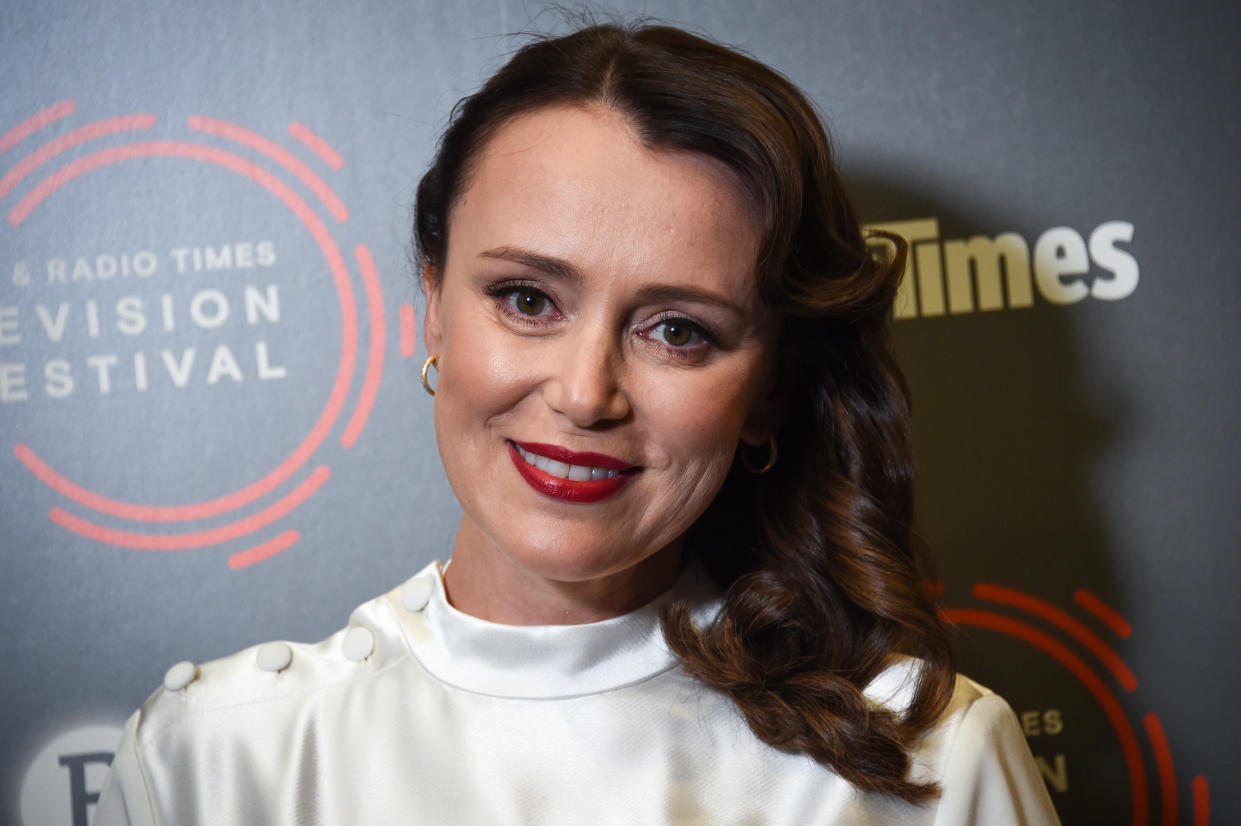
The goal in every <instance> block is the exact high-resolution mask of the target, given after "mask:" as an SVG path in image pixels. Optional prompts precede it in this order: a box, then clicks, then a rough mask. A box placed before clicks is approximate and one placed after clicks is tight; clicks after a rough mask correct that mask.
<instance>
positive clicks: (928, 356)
mask: <svg viewBox="0 0 1241 826" xmlns="http://www.w3.org/2000/svg"><path fill="white" fill-rule="evenodd" d="M617 10H619V11H621V12H623V13H626V14H633V13H639V12H644V13H647V14H651V15H656V16H658V17H660V18H662V19H664V20H667V21H670V22H677V23H682V24H688V25H689V26H691V27H694V28H698V29H701V30H703V31H705V32H708V33H710V34H712V35H714V36H716V37H718V38H720V39H722V40H724V41H728V42H732V43H736V44H739V45H741V46H743V47H745V48H746V49H748V50H749V51H750V52H752V53H753V54H755V55H756V56H757V57H759V58H760V59H762V60H764V61H766V62H768V63H770V64H772V65H774V66H776V67H777V68H779V69H781V70H782V71H784V72H785V73H786V74H788V75H789V76H790V77H791V78H792V79H793V80H794V81H796V82H797V83H798V84H799V85H801V86H802V88H804V89H805V90H806V91H807V92H808V93H809V94H810V96H811V97H812V98H813V99H814V100H815V101H816V102H817V104H818V105H819V106H820V107H821V109H822V111H823V112H824V113H825V115H826V116H827V117H828V119H829V121H830V123H831V125H832V129H833V131H834V133H835V135H836V137H837V138H838V140H839V146H840V157H841V162H842V165H843V167H844V170H845V172H846V174H847V175H848V177H849V179H850V181H851V183H852V185H853V187H854V189H855V192H856V195H857V198H858V200H859V202H860V203H861V205H862V206H863V208H864V212H865V216H866V219H867V220H868V221H869V222H872V223H875V224H883V225H888V226H892V225H897V226H898V227H899V228H900V229H901V230H902V231H904V232H905V233H906V234H907V235H908V236H909V237H910V238H911V240H913V241H914V242H915V246H914V251H915V254H914V260H913V262H912V263H911V266H910V270H909V274H908V282H907V283H908V285H909V291H908V294H907V295H906V296H905V301H904V303H903V304H902V308H901V312H900V314H901V319H900V320H899V322H898V325H897V336H898V345H899V348H900V351H901V355H902V357H903V359H904V363H905V365H906V367H907V369H908V372H909V375H910V380H911V383H912V387H913V390H914V394H915V407H916V410H915V414H916V436H917V444H918V451H919V461H920V463H921V479H920V487H919V494H920V500H919V512H920V517H919V518H920V521H921V530H922V533H923V535H924V536H925V537H926V539H927V540H928V541H929V542H930V543H931V544H932V545H933V547H934V548H935V549H936V551H937V553H938V556H939V559H940V560H941V564H942V574H943V581H944V601H945V604H946V605H947V606H948V610H949V616H950V617H951V618H952V619H953V620H955V621H956V622H957V623H958V625H959V626H960V628H961V634H960V639H961V652H962V660H963V663H964V667H965V669H966V670H967V672H968V673H970V674H971V675H973V676H975V677H976V678H977V679H979V680H980V681H982V682H984V683H986V684H988V685H990V686H992V687H994V688H996V689H997V690H999V691H1001V692H1002V693H1003V694H1004V695H1005V696H1006V697H1007V698H1008V699H1009V701H1010V702H1011V703H1012V705H1013V706H1014V708H1015V709H1016V711H1017V712H1018V713H1019V715H1021V719H1022V722H1023V725H1024V726H1025V729H1026V733H1027V735H1028V736H1029V738H1030V744H1031V746H1032V748H1033V750H1034V753H1035V755H1036V756H1037V758H1038V760H1039V761H1040V766H1041V767H1042V769H1043V772H1044V775H1045V777H1046V778H1047V781H1048V783H1049V785H1050V787H1051V789H1052V794H1053V798H1054V799H1055V800H1056V804H1057V807H1058V808H1059V810H1060V811H1061V813H1062V816H1063V818H1064V820H1065V822H1066V823H1126V824H1127V823H1133V824H1143V823H1152V824H1154V823H1163V824H1169V823H1185V824H1190V823H1193V824H1206V823H1208V822H1215V823H1218V824H1225V823H1236V822H1241V801H1239V800H1238V797H1237V795H1236V794H1235V792H1234V791H1233V789H1232V788H1231V787H1230V785H1229V782H1228V780H1229V778H1228V774H1227V772H1229V771H1230V770H1231V769H1232V768H1234V767H1235V760H1234V759H1230V758H1229V757H1228V755H1229V754H1230V753H1231V749H1232V747H1233V741H1234V739H1235V737H1236V733H1237V731H1236V726H1235V725H1234V724H1233V722H1232V717H1231V714H1230V709H1231V708H1232V707H1233V705H1234V702H1233V701H1232V697H1231V694H1232V687H1233V686H1235V685H1236V684H1237V683H1238V681H1239V679H1241V668H1238V664H1237V658H1236V657H1235V656H1234V655H1233V653H1232V650H1233V645H1232V642H1231V640H1230V635H1231V634H1232V632H1233V631H1234V629H1236V628H1237V626H1238V619H1241V609H1238V607H1237V605H1236V603H1235V601H1234V600H1233V598H1232V596H1233V592H1234V590H1235V588H1236V585H1237V583H1238V581H1239V580H1238V562H1237V556H1236V550H1237V543H1236V539H1235V537H1236V534H1237V528H1238V526H1239V522H1241V520H1239V519H1238V517H1237V514H1236V511H1237V505H1238V502H1237V497H1236V493H1235V485H1234V484H1233V477H1234V476H1235V475H1236V472H1237V470H1238V465H1239V462H1238V447H1237V438H1236V437H1237V428H1236V426H1235V425H1234V424H1233V422H1234V420H1235V416H1236V412H1235V411H1236V408H1237V402H1238V400H1239V396H1241V391H1239V390H1238V383H1239V382H1238V379H1241V376H1239V375H1238V369H1237V366H1238V353H1239V352H1241V348H1239V347H1238V337H1239V336H1238V332H1237V325H1236V324H1235V321H1234V317H1235V315H1236V313H1237V311H1238V309H1241V302H1238V286H1237V284H1238V280H1237V278H1236V274H1235V269H1236V262H1237V261H1238V260H1241V241H1238V240H1237V238H1238V236H1237V234H1236V233H1235V232H1234V229H1235V227H1234V223H1235V222H1236V221H1237V220H1238V218H1241V209H1239V208H1238V207H1239V206H1241V204H1239V197H1238V194H1237V171H1238V163H1237V160H1236V155H1237V146H1238V143H1239V138H1241V134H1239V132H1241V129H1239V126H1241V116H1239V115H1238V110H1237V106H1236V100H1237V98H1238V95H1239V94H1241V88H1239V87H1241V84H1239V83H1238V78H1239V77H1241V72H1239V71H1238V57H1237V49H1238V47H1239V46H1241V37H1239V35H1241V27H1239V19H1238V18H1239V14H1238V11H1237V9H1236V7H1235V5H1233V4H1229V5H1228V6H1227V7H1225V6H1224V5H1223V4H1220V7H1218V8H1212V7H1211V6H1210V5H1208V4H1181V5H1180V6H1178V7H1176V11H1175V12H1173V11H1172V9H1171V7H1169V8H1166V9H1165V8H1161V6H1160V4H1155V3H1150V2H1146V3H1139V4H1132V3H1131V4H1121V3H1074V2H1068V0H1057V1H1056V2H1048V3H1041V4H1037V5H1036V4H1030V5H1024V4H1023V5H1017V4H1012V5H1011V7H1009V6H1006V5H1004V4H995V3H987V2H983V1H982V0H968V2H965V1H963V2H956V3H911V2H882V3H865V4H864V3H841V2H817V3H815V2H808V1H806V0H783V1H782V2H774V3H767V4H765V5H764V6H763V7H762V8H761V9H760V8H758V7H755V6H753V5H752V4H750V3H745V2H739V1H738V0H726V2H722V3H711V4H707V3H703V2H701V0H698V1H697V2H672V1H671V0H669V1H668V2H662V1H661V2H650V3H645V4H637V3H632V4H623V5H621V6H619V7H618V9H617ZM560 25H561V24H560V23H559V18H558V17H557V16H556V15H555V14H551V13H541V12H540V7H539V6H537V5H534V4H524V3H517V2H515V1H509V0H486V2H480V1H478V0H465V1H464V2H458V3H454V4H447V3H445V4H432V3H428V2H425V1H422V2H409V3H401V2H397V0H377V2H367V3H360V4H333V3H324V2H306V3H267V4H262V5H261V6H259V5H253V6H252V5H251V4H241V3H236V4H226V3H216V4H189V3H184V4H182V3H172V2H169V3H164V4H153V5H146V4H142V3H139V2H133V1H132V0H129V1H127V2H116V3H111V4H80V3H67V2H42V3H37V4H36V3H33V2H9V3H7V4H5V5H4V7H3V8H2V9H0V70H2V71H3V77H4V93H3V96H2V98H0V176H3V177H0V213H2V215H3V220H2V221H0V442H3V452H2V453H0V493H2V501H0V544H2V548H3V552H2V553H0V582H3V589H2V594H0V618H2V620H3V625H4V628H5V633H4V634H3V635H2V636H0V655H2V661H3V662H4V663H5V664H6V668H5V673H4V676H3V678H2V680H0V708H3V712H2V715H3V716H2V718H0V819H2V820H4V821H7V822H13V823H21V822H24V823H26V824H28V826H32V825H33V824H35V823H38V824H56V825H57V826H59V824H75V826H78V824H83V823H85V822H86V817H87V815H88V813H89V812H90V811H91V808H92V801H93V795H94V793H95V792H96V791H97V790H98V787H99V784H100V782H101V779H102V776H103V772H104V771H105V770H106V760H107V759H108V756H109V754H108V753H109V752H110V750H111V747H112V745H113V744H114V743H115V739H116V736H117V733H118V730H119V726H120V724H121V722H122V721H123V720H124V718H125V717H126V716H127V714H128V713H129V712H130V711H131V710H132V709H133V708H134V707H136V706H137V705H138V704H139V703H141V701H142V700H143V699H144V697H145V696H146V695H147V694H148V693H149V692H150V691H151V690H152V689H153V688H154V687H155V686H156V685H157V684H158V683H159V681H160V679H161V677H162V675H163V672H164V670H165V669H166V668H167V667H168V666H169V665H171V664H172V663H173V662H175V661H177V660H181V659H191V660H200V661H201V660H205V659H209V658H213V657H217V656H221V655H223V654H226V653H228V652H231V651H233V650H236V649H238V648H241V647H244V646H247V645H250V644H253V643H255V642H258V641H262V640H266V639H272V638H291V639H304V640H310V639H317V638H320V637H322V636H324V635H327V634H329V633H331V632H332V631H334V630H335V629H336V628H337V627H339V625H340V624H341V623H342V622H343V621H344V620H345V618H346V617H347V614H348V612H349V610H350V609H351V608H352V607H353V606H354V605H356V604H357V603H360V602H361V601H363V600H364V599H366V598H367V597H369V596H372V595H374V594H376V593H379V592H381V591H384V590H386V589H387V588H389V587H391V586H392V585H393V584H395V583H396V582H398V581H400V580H402V579H403V578H405V577H406V576H408V575H409V574H410V573H411V572H413V571H416V570H417V569H419V568H420V567H421V566H423V565H424V564H425V562H426V561H428V560H429V559H431V558H434V557H440V558H445V557H446V556H447V554H448V552H449V549H450V545H451V537H452V534H453V531H454V528H455V524H456V520H457V518H458V510H457V506H456V505H455V503H454V501H453V499H452V497H451V495H450V493H449V490H448V487H447V485H446V483H445V481H444V479H443V476H442V471H441V470H440V467H439V462H438V459H437V455H436V452H435V446H434V443H433V440H432V434H431V425H430V412H431V405H430V400H429V399H428V398H427V397H426V396H425V395H424V394H423V392H422V390H421V388H420V387H418V377H417V371H418V367H419V365H420V364H421V361H422V358H423V356H424V354H423V352H422V347H421V344H420V340H419V338H418V337H417V336H415V337H414V338H411V335H413V334H414V333H415V330H414V326H413V325H411V324H410V323H409V322H410V320H411V319H412V318H413V317H414V316H415V315H419V316H420V311H418V310H417V309H416V305H417V296H416V291H415V290H414V288H413V286H412V280H411V267H410V265H409V258H408V252H407V241H408V229H407V226H408V223H409V218H410V202H411V200H412V192H413V187H414V185H415V183H416V181H417V178H418V176H419V175H420V173H421V171H422V170H423V168H424V166H425V164H426V163H427V161H428V159H429V156H430V153H431V151H432V148H433V145H434V140H435V137H436V135H437V134H438V132H439V130H440V129H441V128H442V127H443V126H444V124H445V120H446V116H447V113H448V110H449V108H450V107H451V105H452V104H453V102H454V101H456V100H457V98H458V97H460V96H461V95H462V94H465V93H467V92H468V91H470V90H472V89H473V88H474V87H475V86H476V85H477V84H478V83H479V82H480V81H481V80H482V79H483V78H484V77H485V76H486V75H487V73H488V72H489V71H490V70H493V69H495V68H496V67H497V66H498V65H499V63H500V62H501V60H502V58H503V55H504V54H505V53H506V52H507V51H509V50H511V49H512V48H514V46H515V45H516V43H517V42H518V41H517V40H514V39H512V38H508V37H505V36H504V33H506V32H517V31H521V30H525V29H530V28H539V29H549V28H551V29H555V28H559V27H560ZM372 263H373V266H372ZM414 342H418V343H417V346H413V345H414Z"/></svg>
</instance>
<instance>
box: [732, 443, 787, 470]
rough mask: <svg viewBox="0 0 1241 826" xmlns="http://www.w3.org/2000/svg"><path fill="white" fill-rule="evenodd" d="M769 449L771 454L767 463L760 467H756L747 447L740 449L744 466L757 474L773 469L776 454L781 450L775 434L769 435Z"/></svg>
mask: <svg viewBox="0 0 1241 826" xmlns="http://www.w3.org/2000/svg"><path fill="white" fill-rule="evenodd" d="M767 449H768V451H769V453H770V455H769V456H768V457H767V463H766V464H765V465H763V466H762V467H760V468H756V467H754V463H753V462H751V461H750V457H749V456H747V455H746V452H745V448H744V447H743V448H742V449H741V450H740V451H738V454H739V455H740V457H741V465H742V467H744V468H745V469H746V470H748V471H750V473H753V474H754V475H756V476H762V475H763V474H764V473H766V472H767V471H769V470H771V469H772V468H773V467H775V466H776V456H777V455H778V453H779V451H778V450H777V445H776V437H775V436H768V437H767Z"/></svg>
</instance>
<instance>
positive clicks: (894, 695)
mask: <svg viewBox="0 0 1241 826" xmlns="http://www.w3.org/2000/svg"><path fill="white" fill-rule="evenodd" d="M920 673H921V662H920V661H919V660H916V659H913V658H909V657H904V658H899V659H896V660H894V661H893V663H892V664H891V665H890V666H889V667H888V668H887V669H885V670H884V671H883V672H882V673H880V674H879V676H878V677H876V678H875V679H874V680H873V681H872V682H871V684H870V685H868V686H867V687H866V689H865V692H864V693H865V695H866V697H867V698H868V699H870V700H871V702H873V703H875V704H876V705H878V706H879V707H882V708H885V709H887V710H890V711H897V712H900V711H903V710H904V709H906V708H908V706H909V703H910V702H911V701H912V699H913V695H914V692H915V691H916V689H917V684H918V677H919V675H920ZM910 758H911V768H910V775H911V779H915V780H919V781H924V782H933V783H936V784H938V785H939V787H940V792H941V794H940V798H939V802H938V805H937V807H936V815H935V824H936V825H937V826H940V824H943V826H947V824H963V823H970V824H973V823H980V824H988V826H990V825H991V824H997V826H1008V824H1018V825H1019V826H1044V824H1056V823H1059V820H1058V819H1057V817H1056V813H1055V810H1054V809H1053V807H1052V804H1051V798H1050V796H1049V794H1048V792H1047V787H1046V785H1045V784H1044V782H1043V779H1042V776H1041V774H1040V773H1039V770H1038V766H1037V765H1036V764H1035V762H1034V758H1033V756H1032V755H1031V753H1030V747H1029V746H1028V745H1027V743H1026V739H1025V735H1024V734H1023V733H1022V730H1021V726H1020V724H1019V722H1018V720H1017V715H1016V714H1014V713H1013V710H1012V708H1011V707H1010V706H1009V704H1008V703H1007V702H1005V700H1004V698H1002V697H1000V696H999V695H998V694H996V693H994V692H993V691H991V690H990V689H988V688H986V687H985V686H982V685H979V684H978V683H976V682H974V681H973V680H971V679H970V678H968V677H966V676H964V675H961V674H958V675H957V678H956V683H955V685H954V687H953V692H952V697H951V699H950V700H949V701H948V705H947V706H946V707H945V708H944V710H943V712H942V713H941V714H940V716H939V719H938V720H936V721H935V724H934V725H933V726H931V728H930V729H928V730H927V731H926V732H925V733H924V734H923V735H922V737H921V738H920V739H919V740H918V742H917V743H915V744H914V745H913V747H912V748H911V750H910Z"/></svg>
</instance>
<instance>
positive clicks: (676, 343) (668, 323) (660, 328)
mask: <svg viewBox="0 0 1241 826" xmlns="http://www.w3.org/2000/svg"><path fill="white" fill-rule="evenodd" d="M647 336H648V337H649V338H652V339H654V340H655V341H657V342H659V343H660V344H665V345H667V346H668V347H671V348H673V349H689V348H694V347H697V346H699V345H702V344H707V343H709V339H708V336H707V335H706V331H704V330H703V329H702V327H700V326H698V325H697V324H695V323H694V322H692V321H689V320H688V319H684V318H666V319H664V320H663V321H660V322H659V323H657V324H656V325H654V326H653V327H651V328H650V332H648V333H647Z"/></svg>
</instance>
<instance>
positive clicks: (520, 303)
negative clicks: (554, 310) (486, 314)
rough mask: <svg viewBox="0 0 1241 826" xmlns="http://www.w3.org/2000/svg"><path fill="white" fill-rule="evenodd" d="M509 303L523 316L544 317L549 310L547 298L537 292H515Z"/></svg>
mask: <svg viewBox="0 0 1241 826" xmlns="http://www.w3.org/2000/svg"><path fill="white" fill-rule="evenodd" d="M509 303H511V304H512V305H513V307H514V308H516V309H517V311H518V312H520V313H521V314H522V315H530V316H537V315H542V314H543V311H544V310H546V309H547V296H545V295H543V293H541V292H539V291H537V290H514V291H513V292H512V293H511V294H510V297H509Z"/></svg>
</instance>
